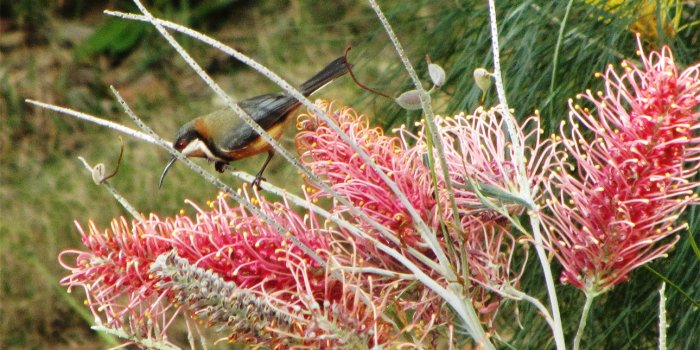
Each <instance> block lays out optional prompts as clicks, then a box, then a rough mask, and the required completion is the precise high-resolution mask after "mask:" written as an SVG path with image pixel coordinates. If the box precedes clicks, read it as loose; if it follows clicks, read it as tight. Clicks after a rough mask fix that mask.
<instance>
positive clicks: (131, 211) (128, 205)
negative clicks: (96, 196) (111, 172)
mask: <svg viewBox="0 0 700 350" xmlns="http://www.w3.org/2000/svg"><path fill="white" fill-rule="evenodd" d="M78 160H80V161H81V162H82V163H83V166H85V170H87V171H88V172H89V173H90V174H92V172H93V169H94V168H93V167H92V166H91V165H90V164H88V162H87V161H86V160H85V158H83V157H78ZM100 185H102V186H104V187H105V188H106V189H107V191H109V193H111V194H112V197H114V199H116V200H117V202H119V204H121V206H122V207H124V209H126V211H127V212H129V214H131V216H133V217H134V218H135V219H136V220H138V221H144V220H145V219H144V217H143V215H141V214H140V213H139V212H138V211H137V210H136V209H135V208H134V206H133V205H131V203H129V201H128V200H126V198H124V197H122V195H120V194H119V192H117V190H116V189H115V188H114V186H112V184H110V183H109V182H107V179H104V180H103V181H102V182H101V183H100Z"/></svg>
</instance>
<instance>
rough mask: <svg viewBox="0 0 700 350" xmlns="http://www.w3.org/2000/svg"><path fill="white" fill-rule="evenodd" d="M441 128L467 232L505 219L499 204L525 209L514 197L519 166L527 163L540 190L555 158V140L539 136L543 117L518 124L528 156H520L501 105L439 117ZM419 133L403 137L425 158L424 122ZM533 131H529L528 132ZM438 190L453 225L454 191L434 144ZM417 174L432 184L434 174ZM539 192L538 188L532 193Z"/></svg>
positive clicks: (529, 176) (444, 213)
mask: <svg viewBox="0 0 700 350" xmlns="http://www.w3.org/2000/svg"><path fill="white" fill-rule="evenodd" d="M435 124H436V125H437V132H438V133H439V134H440V135H441V138H442V142H443V151H444V154H445V160H446V164H447V168H448V173H449V178H450V181H451V183H452V192H451V194H452V195H454V198H455V202H456V207H457V210H458V215H459V222H460V223H461V228H462V229H463V230H469V229H470V228H471V226H473V225H476V226H481V225H483V224H488V223H490V222H496V221H502V220H503V219H504V217H503V216H502V215H500V214H499V213H498V212H497V211H496V210H494V207H497V208H501V209H503V211H502V212H507V213H510V214H514V213H518V212H521V211H522V209H523V203H522V202H518V201H517V200H513V198H516V199H517V197H518V196H519V195H520V193H521V188H520V187H521V186H520V183H519V181H518V179H517V176H518V173H519V170H518V168H517V166H516V165H515V164H517V162H518V161H525V162H526V164H527V166H526V169H525V172H526V173H525V174H524V176H525V177H526V178H527V181H528V182H529V183H530V184H532V187H533V189H534V190H535V191H537V189H538V187H537V184H539V183H540V182H541V180H542V179H543V178H544V174H546V172H547V171H548V169H549V167H550V163H551V161H552V152H551V147H550V142H549V141H548V140H546V139H545V140H542V139H541V138H540V134H541V130H540V125H539V118H538V116H537V117H532V118H528V119H527V120H526V121H525V123H523V125H521V126H519V127H517V130H516V133H515V134H516V137H518V139H519V142H520V143H521V144H523V145H528V146H527V147H526V149H525V154H524V157H525V158H524V159H523V160H518V159H516V157H517V155H516V154H515V152H514V150H513V148H512V147H511V143H510V141H509V135H508V134H507V132H506V125H505V117H504V116H503V115H501V112H500V109H498V108H494V109H491V110H484V109H482V108H478V109H477V110H476V111H475V112H474V114H473V115H465V114H458V115H456V116H454V117H452V116H448V117H438V118H436V119H435ZM419 126H421V128H420V129H419V130H418V133H417V135H415V136H414V135H411V134H409V133H407V132H406V131H405V129H403V128H402V137H406V138H414V139H415V140H416V145H415V146H414V147H413V148H412V149H411V151H410V152H411V153H415V154H417V155H418V156H419V157H425V156H424V155H425V154H427V153H428V138H427V136H426V133H427V130H426V129H425V123H424V122H421V123H420V125H419ZM528 130H529V131H528ZM433 153H434V158H435V159H436V161H435V166H436V171H435V172H436V175H437V177H438V188H439V189H440V195H439V196H440V204H441V210H442V213H441V215H442V219H443V220H444V221H445V222H446V223H447V224H448V225H450V224H452V223H453V220H454V219H453V218H454V211H453V208H452V205H451V203H450V200H449V195H450V193H449V192H448V191H447V188H446V186H445V178H444V176H443V172H442V170H440V169H441V168H440V163H439V162H438V161H437V157H438V153H437V151H436V150H435V149H434V148H433ZM418 175H419V176H418V177H417V178H416V181H418V183H419V184H421V186H428V184H429V183H431V181H432V180H431V178H430V174H429V173H422V174H418ZM477 191H478V192H480V193H479V194H480V195H481V196H482V197H483V198H487V199H488V200H489V201H490V202H491V203H490V204H489V205H486V204H485V203H484V202H483V200H482V199H480V198H479V195H478V194H477ZM533 195H534V196H537V195H539V193H538V192H535V193H534V194H533Z"/></svg>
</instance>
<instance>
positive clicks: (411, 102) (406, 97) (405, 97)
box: [394, 90, 421, 111]
mask: <svg viewBox="0 0 700 350" xmlns="http://www.w3.org/2000/svg"><path fill="white" fill-rule="evenodd" d="M394 101H396V103H397V104H398V105H399V106H401V108H403V109H407V110H409V111H410V110H417V109H421V104H420V92H418V90H408V91H406V92H404V93H403V94H401V96H399V97H398V98H396V99H395V100H394Z"/></svg>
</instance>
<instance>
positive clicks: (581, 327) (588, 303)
mask: <svg viewBox="0 0 700 350" xmlns="http://www.w3.org/2000/svg"><path fill="white" fill-rule="evenodd" d="M596 296H598V294H596V293H586V303H585V304H584V305H583V312H582V313H581V321H579V323H578V330H577V331H576V337H574V346H573V350H578V348H579V345H580V344H581V338H582V337H583V330H584V329H585V328H586V321H587V320H588V313H589V312H590V311H591V305H592V304H593V299H595V297H596Z"/></svg>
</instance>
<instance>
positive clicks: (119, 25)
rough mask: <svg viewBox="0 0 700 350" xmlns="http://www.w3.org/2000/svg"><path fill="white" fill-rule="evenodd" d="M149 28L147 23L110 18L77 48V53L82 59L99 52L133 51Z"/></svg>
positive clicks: (119, 52) (111, 53)
mask: <svg viewBox="0 0 700 350" xmlns="http://www.w3.org/2000/svg"><path fill="white" fill-rule="evenodd" d="M147 28H148V25H147V24H145V23H134V22H129V21H124V20H121V19H118V18H110V19H108V20H107V21H106V22H105V23H104V24H103V25H102V26H101V27H100V28H99V29H97V31H95V33H93V34H92V35H91V36H90V37H89V38H87V39H86V40H85V41H84V42H83V43H81V44H80V46H78V47H77V48H76V50H75V55H76V57H77V58H78V59H81V58H85V57H89V56H94V55H98V54H109V55H116V54H121V53H125V52H128V51H131V50H132V49H133V48H134V47H135V46H136V44H137V43H138V42H139V39H141V37H142V36H143V34H144V33H145V32H146V29H147Z"/></svg>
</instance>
